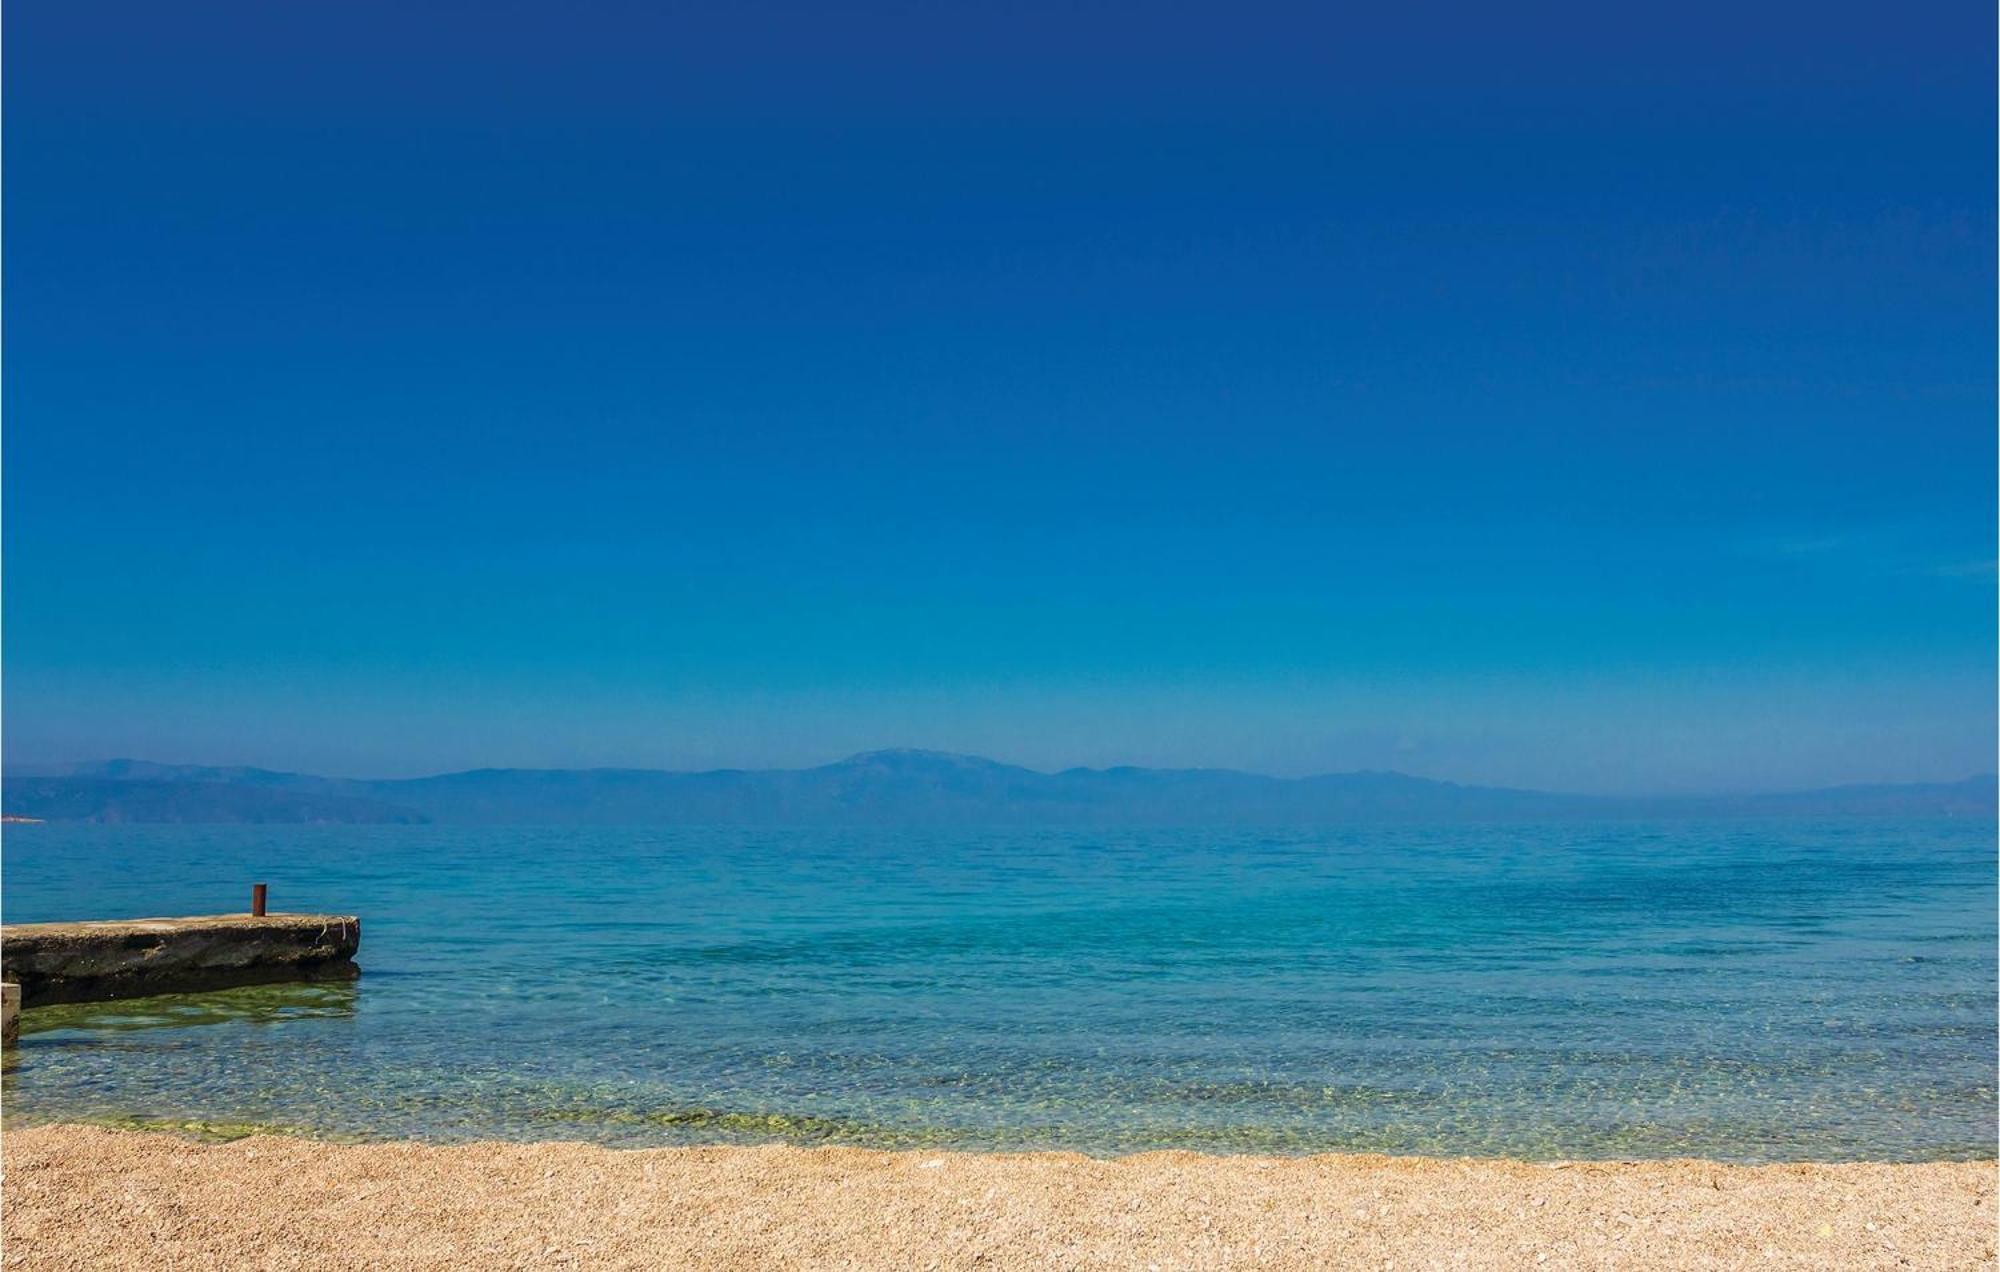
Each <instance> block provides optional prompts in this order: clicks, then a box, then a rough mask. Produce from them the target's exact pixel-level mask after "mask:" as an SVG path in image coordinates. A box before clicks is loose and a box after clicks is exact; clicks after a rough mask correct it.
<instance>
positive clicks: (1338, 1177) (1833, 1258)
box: [0, 1125, 1996, 1270]
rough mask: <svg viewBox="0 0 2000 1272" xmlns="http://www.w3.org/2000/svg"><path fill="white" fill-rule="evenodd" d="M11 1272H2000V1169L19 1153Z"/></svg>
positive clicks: (343, 1150)
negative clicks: (1817, 1271) (1597, 1271)
mask: <svg viewBox="0 0 2000 1272" xmlns="http://www.w3.org/2000/svg"><path fill="white" fill-rule="evenodd" d="M4 1151H5V1164H6V1187H5V1211H4V1238H5V1241H4V1255H0V1258H4V1262H5V1266H6V1267H8V1268H24V1269H67V1268H131V1267H146V1268H188V1269H195V1268H200V1269H210V1268H216V1267H237V1268H269V1269H287V1268H314V1269H328V1268H357V1269H358V1268H450V1269H456V1268H466V1269H471V1268H482V1269H483V1268H496V1267H514V1268H676V1267H685V1268H697V1267H698V1268H704V1269H729V1268H831V1267H840V1268H974V1267H976V1268H1077V1269H1085V1268H1144V1269H1150V1268H1158V1269H1162V1270H1165V1269H1174V1268H1325V1267H1373V1268H1431V1267H1443V1268H1533V1267H1538V1266H1539V1267H1553V1268H1578V1267H1586V1268H1751V1267H1755V1268H1804V1267H1812V1268H1834V1267H1838V1268H1877V1267H1879V1268H1986V1267H1992V1266H1994V1261H1995V1254H1994V1237H1995V1220H1994V1193H1995V1176H1996V1168H1995V1164H1994V1163H1993V1162H1991V1161H1985V1162H1934V1163H1919V1164H1878V1163H1842V1164H1826V1165H1819V1164H1785V1165H1762V1166H1734V1165H1721V1164H1715V1163H1710V1162H1703V1161H1688V1160H1682V1161H1653V1162H1568V1163H1531V1162H1519V1161H1507V1160H1465V1159H1442V1158H1395V1157H1376V1156H1358V1155H1332V1156H1313V1157H1254V1156H1207V1155H1201V1154H1194V1153H1184V1152H1170V1153H1148V1154H1142V1155H1138V1156H1132V1157H1124V1158H1116V1159H1103V1158H1093V1157H1087V1156H1083V1155H1079V1154H1074V1153H1022V1154H983V1153H927V1152H877V1151H871V1150H863V1149H845V1148H796V1147H787V1146H770V1147H717V1148H666V1149H644V1150H614V1149H606V1148H601V1147H596V1146H591V1145H584V1144H574V1143H525V1144H523V1143H481V1144H468V1145H450V1146H445V1145H424V1144H418V1143H409V1142H386V1143H370V1144H334V1143H327V1142H320V1141H313V1140H304V1139H291V1138H279V1137H267V1136H253V1137H248V1138H244V1139H239V1140H234V1141H231V1142H227V1143H213V1142H200V1141H195V1140H190V1139H186V1138H181V1137H177V1136H170V1135H161V1134H151V1133H143V1132H131V1131H114V1130H105V1129H100V1128H95V1127H88V1126H75V1125H55V1126H38V1127H28V1128H20V1129H15V1130H12V1131H9V1132H8V1133H7V1134H6V1136H5V1140H4Z"/></svg>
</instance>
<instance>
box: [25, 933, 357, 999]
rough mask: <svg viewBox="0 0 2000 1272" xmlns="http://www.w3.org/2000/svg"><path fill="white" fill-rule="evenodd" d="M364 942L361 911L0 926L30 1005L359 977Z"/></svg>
mask: <svg viewBox="0 0 2000 1272" xmlns="http://www.w3.org/2000/svg"><path fill="white" fill-rule="evenodd" d="M360 946H361V920H360V919H358V918H355V917H354V916H353V915H343V914H264V915H252V914H213V915H202V916H198V917H194V918H185V919H117V920H106V921H102V922H85V923H14V924H9V925H7V926H5V927H0V979H4V980H6V981H7V982H9V983H12V984H18V985H19V986H20V987H21V999H20V1001H21V1004H22V1005H23V1006H27V1007H38V1006H41V1005H42V1004H44V1003H80V1002H97V1001H100V1000H103V999H108V998H137V997H142V996H144V995H147V994H173V993H182V992H186V991H191V990H204V989H227V988H229V987H231V986H235V985H260V984H269V983H271V982H274V981H295V980H322V979H333V978H345V977H351V976H354V975H357V974H358V973H359V971H360V969H359V968H357V967H356V966H355V965H354V954H355V951H356V950H357V949H359V948H360Z"/></svg>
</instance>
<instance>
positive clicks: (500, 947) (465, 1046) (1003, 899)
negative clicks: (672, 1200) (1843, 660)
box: [4, 820, 1996, 1161]
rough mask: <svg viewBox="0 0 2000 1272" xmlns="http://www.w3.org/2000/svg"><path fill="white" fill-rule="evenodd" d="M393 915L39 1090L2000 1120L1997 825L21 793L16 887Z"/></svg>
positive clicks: (631, 1105) (552, 1129)
mask: <svg viewBox="0 0 2000 1272" xmlns="http://www.w3.org/2000/svg"><path fill="white" fill-rule="evenodd" d="M258 879H263V880H268V881H269V882H270V884H271V896H272V906H273V908H274V909H281V910H336V911H341V912H351V913H358V914H360V915H361V916H362V931H363V939H362V948H361V957H360V961H361V964H362V967H363V968H364V973H363V976H362V978H361V979H360V980H359V981H357V982H354V983H352V984H338V985H324V984H323V985H313V986H278V987H263V988H253V989H242V990H234V991H228V992H225V993H216V994H202V995H185V996H174V997H169V998H158V999H146V1000H135V1001H129V1002H121V1003H109V1004H92V1005H79V1006H69V1007H53V1008H43V1009H37V1010H33V1011H30V1012H28V1013H27V1014H26V1015H25V1016H24V1021H23V1023H24V1034H23V1038H22V1042H21V1046H20V1048H19V1050H18V1052H17V1053H16V1054H15V1056H14V1058H13V1060H12V1061H11V1063H10V1067H9V1069H8V1071H7V1077H6V1111H7V1114H8V1116H9V1118H10V1119H12V1120H15V1121H21V1120H28V1121H40V1120H48V1119H59V1118H60V1119H77V1118H90V1119H101V1120H111V1121H118V1122H123V1123H128V1124H140V1125H164V1126H172V1127H180V1128H185V1129H192V1130H206V1131H208V1132H210V1133H214V1134H222V1135H228V1134H237V1133H242V1132H243V1131H245V1130H248V1129H252V1128H256V1127H283V1128H288V1129H293V1130H298V1131H305V1132H310V1133H314V1134H322V1135H337V1136H362V1137H374V1136H419V1137H423V1138H428V1139H435V1140H456V1139H467V1138H525V1139H556V1138H575V1139H589V1140H595V1141H600V1142H604V1143H610V1144H668V1143H687V1142H720V1141H767V1140H771V1139H786V1140H791V1141H794V1142H800V1143H853V1144H868V1145H880V1146H889V1147H894V1146H914V1145H938V1146H949V1147H961V1148H995V1147H998V1148H1010V1149H1025V1148H1072V1149H1080V1150H1083V1151H1087V1152H1099V1153H1105V1152H1128V1151H1135V1150H1141V1149H1153V1148H1195V1149H1203V1150H1210V1151H1263V1152H1310V1151H1331V1150H1371V1151H1383V1152H1396V1153H1441V1154H1476V1155H1490V1154H1505V1155H1513V1156H1527V1157H1540V1158H1550V1157H1655V1156H1682V1155H1698V1156H1706V1157H1716V1158H1724V1159H1738V1160H1753V1161H1754V1160H1783V1159H1850V1158H1881V1159H1934V1158H1956V1157H1988V1156H1991V1155H1992V1153H1993V1131H1994V1119H1995V1093H1994V1083H1993V1077H1994V1067H1995V1060H1996V1056H1995V1028H1996V1020H1995V940H1996V933H1995V865H1994V842H1993V827H1992V826H1991V825H1990V824H1984V823H1979V822H1949V821H1944V822H1926V823H1921V824H1896V823H1886V822H1877V821H1859V820H1857V821H1845V822H1825V823H1803V822H1773V821H1762V822H1755V823H1735V824H1722V823H1712V822H1689V823H1680V824H1662V825H1654V826H1641V825H1630V824H1621V825H1604V826H1578V825H1566V826H1542V827H1529V826H1513V827H1483V828H1466V827H1450V828H1432V829H1415V828H1393V829H1365V830H1364V829H1342V830H1338V831H1326V832H1289V831H1288V832H1277V833H1266V832H1257V833H1236V834H1231V833H1217V832H1212V831H1201V832H1170V831H1143V832H1141V831H1133V832H1123V833H1105V832H1079V833H1062V832H1020V831H1007V832H992V833H964V832H923V833H919V832H893V833H892V832H881V831H870V832H823V831H820V832H806V831H767V832H755V831H740V830H719V831H687V830H622V831H621V830H604V829H598V828H589V829H551V830H524V829H518V828H504V829H457V828H451V829H446V828H436V827H380V828H377V827H328V828H291V827H136V826H135V827H80V826H61V825H47V826H30V827H10V828H9V833H8V834H7V835H6V843H5V877H4V904H5V918H6V920H7V921H8V922H28V921H37V920H48V919H68V918H86V917H88V918H101V917H117V916H135V915H150V914H177V913H213V912H218V911H223V910H232V909H241V908H243V907H244V906H245V905H246V904H247V898H248V894H249V893H248V890H249V884H250V883H251V881H253V880H258Z"/></svg>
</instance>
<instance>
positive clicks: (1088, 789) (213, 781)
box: [0, 750, 1996, 826]
mask: <svg viewBox="0 0 2000 1272" xmlns="http://www.w3.org/2000/svg"><path fill="white" fill-rule="evenodd" d="M1995 785H1996V779H1995V778H1994V777H1992V776H1990V775H1989V776H1982V777H1972V778H1967V779H1966V780H1964V781H1961V782H1941V783H1920V784H1909V785H1880V786H1836V787H1829V788H1826V789H1823V790H1813V791H1798V792H1792V793H1787V794H1773V795H1729V796H1703V797H1670V798H1621V797H1609V796H1590V795H1561V794H1551V793H1548V792H1543V791H1526V790H1509V789H1505V788H1501V787H1490V786H1461V785H1459V784H1457V783H1455V782H1438V781H1431V780H1429V779H1426V778H1420V777H1410V776H1407V775H1405V774H1402V773H1376V772H1360V773H1330V774H1326V775H1324V776H1320V777H1302V778H1275V777H1259V776H1257V775H1255V774H1251V773H1238V772H1233V771H1231V770H1228V769H1146V768H1109V769H1084V768H1076V769H1065V770H1063V771H1062V772H1060V773H1040V772H1036V771H1035V770H1033V769H1025V768H1019V767H1016V766H1014V765H1011V764H1000V763H996V762H995V761H993V760H986V759H981V758H979V757H977V756H971V755H948V754H943V753H941V752H936V751H910V750H896V751H870V752H867V753H865V754H862V755H856V756H853V757H851V758H849V759H845V760H841V761H839V762H838V763H834V764H826V765H822V766H820V767H818V768H809V769H765V770H744V769H718V770H714V771H711V772H701V773H674V772H663V771H659V770H653V769H475V770H473V771H471V772H466V773H446V774H442V775H440V776H437V777H418V778H403V779H390V780H356V779H349V778H331V777H314V776H311V775H310V774H305V773H278V772H272V771H271V770H268V769H257V768H207V767H200V766H193V765H169V764H151V763H147V762H146V761H143V760H108V761H103V762H98V763H86V764H66V765H43V766H25V765H24V766H18V767H16V768H13V769H10V770H9V771H8V773H7V775H6V778H5V781H4V783H0V811H4V812H5V813H7V814H9V815H13V816H20V817H33V818H40V819H44V820H47V821H86V822H190V823H192V822H239V823H241V822H255V823H337V824H362V823H375V824H382V823H425V822H434V823H439V824H447V825H584V824H590V825H635V826H637V825H645V826H669V825H680V826H686V825H739V826H743V825H761V826H972V825H988V826H1148V825H1150V826H1164V825H1174V826H1203V825H1211V826H1212V825H1238V826H1245V825H1247V826H1255V825H1312V824H1335V823H1342V822H1379V821H1404V822H1422V821H1535V820H1574V819H1580V818H1678V817H1765V816H1805V817H1924V816H1938V817H1944V816H1951V817H1981V818H1992V817H1994V816H1995V808H1996V800H1995Z"/></svg>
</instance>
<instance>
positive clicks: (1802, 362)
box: [5, 0, 1995, 791]
mask: <svg viewBox="0 0 2000 1272" xmlns="http://www.w3.org/2000/svg"><path fill="white" fill-rule="evenodd" d="M9 17H10V22H9V26H8V30H7V35H8V37H9V38H8V40H7V46H6V58H7V62H6V71H7V76H6V99H5V106H6V121H5V147H6V160H7V164H8V174H7V175H8V177H9V180H8V182H7V185H6V194H5V198H6V203H5V214H6V255H5V266H6V279H7V284H8V290H7V310H6V315H5V316H6V355H7V372H8V374H7V376H6V383H5V408H6V419H5V424H6V429H5V496H6V503H5V533H6V539H5V568H6V577H5V584H6V589H5V600H6V612H5V617H6V632H5V635H6V642H5V672H6V683H5V690H6V708H7V710H6V721H5V723H6V737H5V743H6V752H7V755H8V757H9V758H10V759H13V760H47V759H71V758H84V757H99V756H104V755H111V754H135V755H141V756H145V757H148V758H156V759H163V760H185V761H203V762H248V763H261V764H267V765H271V766H275V767H290V768H303V769H310V770H314V771H322V772H336V773H352V774H366V775H392V774H407V773H418V772H426V771H436V770H442V769H450V768H460V767H471V766H478V765H590V764H620V765H625V764H629V765H647V766H654V765H657V766H670V767H679V766H703V767H706V766H711V765H746V766H761V765H766V764H781V765H790V764H804V763H814V762H819V761H822V760H825V759H830V758H834V757H836V756H839V755H841V754H844V753H846V752H850V751H854V750H858V749H863V748H866V747H873V746H884V745H919V746H932V747H941V748H945V749H952V750H967V751H976V752H980V753H985V754H990V755H994V756H997V757H999V758H1004V759H1010V760H1015V761H1019V762H1023V763H1028V764H1031V765H1035V766H1037V767H1057V766H1062V765H1068V764H1079V763H1082V764H1105V763H1118V762H1134V763H1146V764H1203V765H1229V766H1236V767H1248V768H1254V769H1259V770H1263V771H1268V772H1276V773H1303V772H1312V771H1321V770H1328V769H1343V768H1354V767H1378V768H1399V769H1404V770H1406V771H1410V772H1416V773H1422V774H1426V775H1430V776H1440V777H1451V778H1457V779H1461V780H1469V781H1489V782H1507V783H1514V784H1522V785H1535V786H1548V787H1563V788H1571V789H1580V790H1618V791H1628V790H1629V791H1655V790H1688V789H1731V788H1742V787H1769V786H1800V785H1813V784H1819V783H1823V782H1837V781H1850V780H1873V779H1889V780H1902V779H1924V778H1944V777H1956V776H1961V775H1964V774H1966V773H1970V772H1974V771H1985V770H1990V769H1991V768H1992V767H1993V762H1992V760H1993V749H1994V728H1995V711H1994V694H1995V685H1994V669H1993V667H1994V664H1993V644H1994V639H1995V625H1994V605H1995V582H1994V572H1993V557H1994V519H1995V509H1994V473H1995V447H1994V431H1993V396H1994V370H1995V368H1994V352H1993V351H1994V339H1995V331H1994V321H1993V289H1994V268H1993V258H1994V252H1993V245H1994V224H1993V189H1994V178H1995V173H1994V167H1993V156H1992V144H1991V140H1992V131H1993V123H1994V121H1993V108H1992V101H1993V84H1992V75H1991V69H1990V64H1991V58H1992V48H1993V44H1994V39H1993V36H1994V32H1993V15H1992V13H1991V10H1990V6H1980V5H1975V4H1970V3H1965V4H1940V5H1917V6H1914V7H1904V8H1901V9H1898V10H1896V11H1894V12H1891V11H1889V10H1888V9H1886V8H1883V7H1881V6H1879V5H1877V6H1867V7H1862V6H1853V5H1839V4H1834V5H1826V4H1816V5H1812V6H1805V5H1792V4H1761V5H1760V4H1751V5H1744V4H1740V3H1739V4H1730V5H1722V4H1701V3H1696V4H1691V5H1678V6H1661V7H1657V8H1656V9H1655V10H1654V11H1648V12H1644V13H1638V12H1633V11H1631V10H1630V9H1629V7H1626V6H1581V5H1575V6H1542V7H1537V6H1526V7H1518V6H1517V7H1509V8H1506V9H1505V10H1504V11H1501V10H1500V9H1497V8H1495V7H1493V6H1445V5H1428V6H1426V5H1416V6H1397V7H1395V8H1394V10H1393V12H1392V11H1390V9H1389V8H1387V7H1384V8H1381V9H1378V10H1373V11H1363V10H1348V11H1343V10H1340V9H1338V8H1335V7H1330V6H1322V5H1310V6H1309V5H1274V4H1262V5H1260V4H1249V5H1243V4H1231V5H1221V4H1203V3H1187V4H1167V5H1160V4H1147V5H1136V4H1134V5H1123V4H1093V5H1083V6H1078V5H1066V6H1037V5H1027V6H1022V5H1009V6H1004V7H1002V6H981V5H952V6H934V7H915V6H900V5H861V6H843V7H839V8H838V9H835V8H832V7H828V6H807V5H784V4H770V3H762V2H759V0H752V2H751V3H743V4H730V5H717V6H710V7H691V6H679V5H672V4H664V5H636V4H632V5H624V4H584V5H564V6H551V5H541V6H510V5H504V4H502V5H496V6H480V7H478V8H476V9H475V8H471V7H460V6H442V5H424V4H414V5H411V4H399V5H393V6H392V5H371V4H365V3H355V4H347V5H340V6H318V7H312V8H310V9H308V8H307V7H304V6H273V5H266V4H255V5H251V4H244V5H223V4H212V3H200V2H196V3H192V4H188V5H180V6H159V5H139V4H104V3H93V2H90V0H80V2H75V3H66V4H62V5H41V6H32V7H27V8H17V10H16V11H15V12H13V13H11V14H10V15H9Z"/></svg>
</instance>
